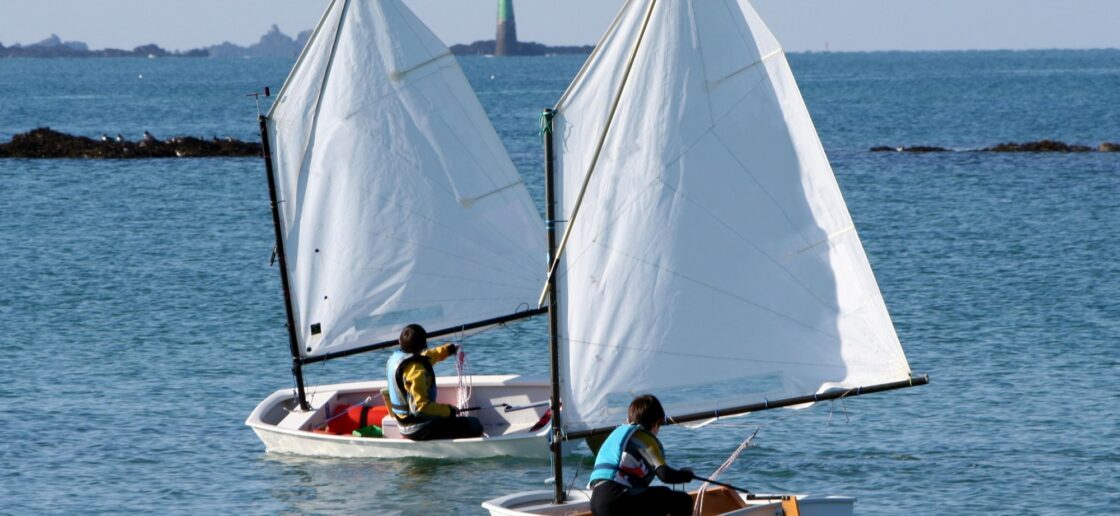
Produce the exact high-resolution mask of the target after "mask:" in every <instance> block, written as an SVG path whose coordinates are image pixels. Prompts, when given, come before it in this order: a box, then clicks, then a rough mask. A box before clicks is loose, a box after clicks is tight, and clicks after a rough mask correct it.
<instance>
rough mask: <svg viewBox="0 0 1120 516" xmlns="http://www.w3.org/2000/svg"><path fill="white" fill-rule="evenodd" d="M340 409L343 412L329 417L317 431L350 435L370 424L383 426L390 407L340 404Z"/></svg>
mask: <svg viewBox="0 0 1120 516" xmlns="http://www.w3.org/2000/svg"><path fill="white" fill-rule="evenodd" d="M339 409H340V410H342V412H340V413H339V414H338V415H336V416H334V417H332V418H330V419H328V420H327V422H326V423H325V424H324V425H323V426H322V427H320V428H318V429H316V430H315V431H316V432H318V433H324V434H333V435H350V434H351V433H352V432H353V431H354V430H357V429H359V428H365V427H367V426H369V425H377V426H381V419H382V418H384V417H385V416H387V415H389V409H388V408H386V407H385V406H384V405H377V406H366V405H354V406H353V407H349V408H347V407H343V406H340V407H339Z"/></svg>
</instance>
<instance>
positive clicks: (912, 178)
mask: <svg viewBox="0 0 1120 516" xmlns="http://www.w3.org/2000/svg"><path fill="white" fill-rule="evenodd" d="M790 60H791V63H792V66H793V69H794V72H795V74H796V75H797V77H798V80H799V84H800V86H801V88H802V92H803V94H804V96H805V99H806V101H807V103H808V106H809V110H810V112H811V113H812V115H813V118H814V121H815V123H816V125H817V129H818V130H819V132H820V134H821V137H822V140H823V142H824V145H825V149H826V151H827V152H828V154H829V157H830V159H831V160H832V163H833V166H834V168H835V170H836V175H837V178H838V180H839V182H840V185H841V188H842V190H843V192H844V195H845V198H846V200H847V202H848V206H849V208H850V211H851V213H852V218H853V219H854V220H855V223H856V226H857V228H858V229H859V232H860V235H861V238H862V240H863V242H864V245H865V247H866V249H867V254H868V255H869V257H870V260H871V263H872V267H873V268H874V270H875V272H876V275H877V277H878V280H879V285H880V287H881V289H882V292H883V297H884V298H885V299H886V302H887V306H888V308H889V309H890V311H891V313H892V316H893V318H894V321H895V324H896V326H897V328H898V333H899V336H900V337H901V340H902V342H903V345H904V347H905V350H906V354H907V357H908V358H909V361H910V365H911V367H912V368H913V370H914V371H915V372H917V373H928V374H929V375H930V376H931V377H932V384H931V385H929V386H925V387H921V388H915V389H908V390H903V391H895V392H890V393H883V394H876V395H872V396H866V397H861V398H855V399H851V400H848V401H846V402H844V403H839V402H836V403H826V404H820V405H818V406H816V407H814V408H812V409H809V410H803V411H785V410H783V411H774V412H770V413H760V414H755V415H751V416H748V417H744V418H737V419H732V420H725V421H720V422H718V423H716V424H712V425H709V426H707V427H704V428H701V429H683V428H667V429H666V430H665V431H664V432H663V433H662V439H663V441H664V443H665V444H666V447H667V448H668V456H669V460H670V462H671V463H672V464H674V465H677V466H689V467H692V468H694V469H696V471H698V472H700V473H704V474H706V473H710V472H712V471H713V470H714V469H715V468H716V467H717V466H719V464H720V463H721V462H722V461H723V460H724V459H725V458H726V457H727V456H728V455H729V454H730V453H731V452H732V451H733V450H734V449H735V448H736V446H737V445H738V444H739V443H740V442H741V441H742V440H743V439H744V438H745V437H747V436H748V435H750V434H751V433H752V432H754V431H755V430H756V429H758V430H759V432H758V436H757V437H756V439H755V442H754V443H755V446H754V447H752V448H750V449H748V450H747V451H746V452H744V453H743V454H742V456H741V457H740V458H739V459H738V461H736V462H735V463H734V464H733V465H732V466H731V467H730V468H729V470H728V471H727V472H726V473H725V474H724V475H723V477H721V478H722V480H724V481H727V482H731V483H734V484H739V485H742V486H746V487H748V488H750V489H752V490H755V491H761V492H767V491H771V492H773V491H779V492H807V493H825V494H842V495H849V496H853V497H856V498H858V500H859V501H858V503H857V510H858V512H859V513H860V514H873V515H879V514H882V515H886V514H963V513H974V514H1105V513H1113V514H1115V513H1116V512H1117V511H1120V480H1117V479H1118V478H1120V409H1117V401H1120V394H1118V392H1120V367H1118V364H1120V265H1118V260H1117V256H1118V255H1120V229H1118V227H1120V154H1104V153H1086V154H1046V155H1041V154H984V153H975V152H954V153H942V154H926V155H914V154H903V153H870V152H868V148H869V147H871V146H874V145H892V146H894V145H918V144H929V145H940V146H944V147H950V148H953V149H959V150H965V149H974V148H979V147H984V146H989V145H993V144H996V143H1000V142H1003V141H1025V140H1032V139H1042V138H1052V139H1061V140H1066V141H1069V142H1072V143H1082V144H1090V145H1094V146H1095V145H1096V144H1098V143H1099V142H1101V141H1105V140H1110V141H1118V140H1120V103H1118V102H1117V101H1116V100H1117V97H1116V92H1117V91H1120V51H1038V52H1035V51H1032V52H951V53H871V54H859V53H851V54H847V53H829V54H796V55H792V56H790ZM581 62H582V58H581V57H547V58H505V59H491V58H464V59H461V63H462V64H463V67H464V69H465V70H466V72H467V74H468V76H469V77H470V79H471V82H472V84H473V85H474V87H475V89H476V90H477V91H478V94H479V97H480V98H481V100H482V103H483V105H484V106H485V107H486V109H487V111H488V113H489V115H490V117H491V119H492V120H493V122H494V124H495V126H496V127H497V130H498V133H499V134H500V135H501V136H502V139H503V141H504V142H505V144H506V146H507V148H508V149H509V151H510V153H511V155H512V156H513V159H514V161H515V163H516V164H517V167H518V169H519V170H520V172H521V173H522V175H523V176H524V178H525V180H526V181H527V183H528V184H529V185H530V189H531V191H532V194H533V196H534V199H535V201H536V202H537V203H538V206H539V205H540V203H541V200H542V191H543V188H542V174H541V160H540V154H541V151H540V146H539V140H538V136H537V116H538V114H539V111H540V109H541V108H543V107H547V106H549V105H551V104H552V103H553V102H555V100H556V99H557V98H558V97H559V96H560V94H561V92H562V91H563V89H564V87H565V86H566V85H567V83H568V82H569V80H570V79H571V78H572V77H573V76H574V75H575V73H576V71H577V70H578V68H579V66H580V64H581ZM291 65H292V62H291V61H285V60H207V59H87V60H66V59H52V60H22V59H9V60H2V61H0V138H2V139H3V140H7V139H8V138H10V137H11V135H12V134H14V133H17V132H22V131H26V130H29V129H32V128H35V127H39V126H50V127H52V128H54V129H57V130H61V131H66V132H71V133H77V134H82V135H86V136H91V137H95V136H98V135H100V134H101V133H106V134H108V135H110V136H115V135H116V134H117V133H121V134H123V135H124V136H125V137H128V138H130V139H133V140H135V139H138V138H139V136H140V134H141V133H142V132H143V131H145V130H147V131H150V132H152V133H153V134H155V135H156V136H157V137H160V138H167V137H170V136H173V135H193V136H201V137H205V138H211V137H217V138H224V137H226V136H232V137H236V138H241V139H250V140H251V139H255V138H257V124H256V115H257V107H256V104H255V100H254V98H253V97H248V96H246V95H247V94H250V93H253V92H258V91H261V89H262V88H263V86H265V85H269V86H271V88H272V90H273V91H274V92H275V91H276V90H277V89H278V88H279V86H280V85H281V84H282V82H283V80H284V77H285V75H286V74H287V72H288V70H289V69H290V67H291ZM267 102H268V99H266V100H264V101H263V103H264V104H266V105H267ZM271 224H272V223H271V215H270V212H269V207H268V194H267V188H266V183H265V176H264V171H263V164H262V162H261V160H260V159H251V158H246V159H162V160H137V161H82V160H10V159H9V160H0V344H2V346H0V349H2V350H3V352H4V355H3V359H2V360H0V429H2V434H0V435H2V436H3V438H2V439H0V465H2V467H0V513H11V514H31V513H120V512H165V511H169V510H170V511H171V512H180V513H183V512H190V513H204V512H224V513H232V512H236V513H332V514H346V513H364V514H371V513H372V514H382V513H405V514H475V513H479V512H480V511H481V509H480V507H479V503H480V502H482V501H483V500H486V499H488V498H492V497H495V496H498V495H503V494H509V493H512V492H516V491H522V490H528V489H549V486H548V485H546V484H545V480H546V478H547V477H548V476H550V470H549V468H548V465H547V463H545V462H540V461H533V460H519V459H507V458H498V459H487V460H478V461H436V460H353V459H347V460H342V459H338V460H335V459H320V458H300V457H291V456H281V455H270V454H267V453H265V452H264V448H263V446H262V445H261V443H260V442H259V441H258V440H257V438H256V437H255V436H254V434H253V433H252V431H251V430H250V429H249V428H247V427H246V426H244V424H243V422H244V420H245V418H246V416H247V415H248V414H249V412H250V411H251V410H252V409H253V407H254V406H255V405H256V404H257V403H258V402H259V401H260V400H261V399H263V398H264V397H265V396H266V395H268V394H269V393H270V392H272V391H273V390H275V389H278V388H284V387H290V386H291V385H292V379H291V375H290V374H289V364H290V358H289V356H288V348H287V339H286V333H285V329H284V309H283V304H282V298H281V294H280V282H279V279H278V273H277V270H276V268H275V267H270V266H269V256H270V253H271V251H272V246H273V230H272V225H271ZM655 315H656V314H651V317H653V316H655ZM750 331H751V329H750V328H743V329H742V335H728V336H727V338H728V339H736V338H742V337H743V335H749V333H750ZM546 349H547V339H546V330H545V328H544V323H543V321H531V322H528V323H526V324H522V325H515V326H511V327H510V328H508V329H504V330H500V331H496V332H493V333H491V334H488V335H484V336H480V337H475V338H472V339H469V340H468V341H467V342H466V346H465V350H466V351H467V353H468V356H469V361H470V363H471V365H472V369H473V372H474V373H478V374H484V373H509V372H519V373H528V374H537V375H544V374H545V373H546V372H547V367H548V359H547V352H546ZM384 359H385V357H384V355H378V354H376V353H373V354H367V355H362V356H357V357H352V358H346V359H341V360H337V361H333V362H329V363H326V364H316V365H314V366H311V367H309V368H307V370H306V373H307V377H308V381H309V383H310V384H312V385H314V384H319V383H327V382H335V381H348V380H364V379H377V378H381V377H382V376H383V373H382V371H383V362H384ZM437 370H438V371H439V372H440V373H441V374H454V370H453V369H451V368H450V366H446V365H443V366H439V367H438V368H437ZM588 464H589V459H587V458H586V457H585V458H583V459H580V458H579V457H573V458H570V459H569V460H568V463H567V464H566V469H565V476H567V477H568V478H566V479H565V481H566V483H567V484H569V485H570V484H572V483H573V482H572V476H575V477H576V481H575V482H574V483H576V484H581V483H583V482H585V481H586V478H587V467H588V466H587V465H588Z"/></svg>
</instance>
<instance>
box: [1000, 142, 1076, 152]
mask: <svg viewBox="0 0 1120 516" xmlns="http://www.w3.org/2000/svg"><path fill="white" fill-rule="evenodd" d="M980 150H981V151H984V152H1090V151H1092V150H1093V148H1092V147H1086V146H1084V145H1070V144H1068V143H1065V142H1059V141H1054V140H1039V141H1037V142H1026V143H1001V144H999V145H996V146H995V147H988V148H986V149H980Z"/></svg>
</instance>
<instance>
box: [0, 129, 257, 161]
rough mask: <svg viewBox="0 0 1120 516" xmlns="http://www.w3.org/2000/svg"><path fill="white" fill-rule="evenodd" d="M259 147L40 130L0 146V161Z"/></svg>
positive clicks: (190, 154) (222, 152) (216, 153)
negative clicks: (77, 134)
mask: <svg viewBox="0 0 1120 516" xmlns="http://www.w3.org/2000/svg"><path fill="white" fill-rule="evenodd" d="M260 155H261V145H260V144H259V143H255V142H244V141H241V140H237V139H234V138H223V139H218V138H211V139H208V140H207V139H202V138H196V137H193V136H177V137H173V138H168V139H167V140H159V139H157V138H155V137H154V136H152V135H151V134H148V133H147V132H145V133H144V137H143V138H141V139H140V140H139V141H129V140H128V139H125V138H124V137H122V136H120V135H117V136H116V137H112V138H110V137H109V136H107V135H102V136H101V138H100V139H93V138H87V137H85V136H74V135H70V134H66V133H61V132H58V131H55V130H53V129H51V128H49V127H40V128H38V129H33V130H31V131H28V132H26V133H20V134H17V135H15V136H13V137H12V140H11V141H10V142H8V143H0V158H76V159H144V158H176V157H179V158H202V157H244V156H260Z"/></svg>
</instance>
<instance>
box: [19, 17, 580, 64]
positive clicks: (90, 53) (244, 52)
mask: <svg viewBox="0 0 1120 516" xmlns="http://www.w3.org/2000/svg"><path fill="white" fill-rule="evenodd" d="M310 37H311V31H309V30H305V31H303V32H300V33H299V34H297V35H296V37H294V38H293V37H291V36H288V35H287V34H284V33H283V32H280V27H278V26H276V25H273V26H272V28H271V29H269V31H268V32H267V33H266V34H265V35H263V36H261V38H260V40H259V41H257V42H256V43H254V44H252V45H249V46H247V47H243V46H240V45H235V44H233V43H230V42H228V41H225V42H223V43H221V44H218V45H211V46H209V47H205V48H196V49H192V50H186V51H181V50H173V51H172V50H165V49H163V48H160V47H159V46H158V45H156V44H154V43H151V44H147V45H141V46H138V47H136V48H133V49H132V50H124V49H119V48H105V49H100V50H91V49H90V48H89V45H86V44H85V43H83V42H81V41H63V40H62V38H60V37H59V36H58V35H57V34H51V37H49V38H47V39H44V40H43V41H39V42H37V43H32V44H30V45H20V44H18V43H16V44H14V45H11V46H4V44H3V43H0V58H3V57H32V58H35V57H212V58H226V59H247V58H248V59H252V58H288V59H294V58H296V57H298V56H299V53H300V51H301V50H303V46H304V45H305V44H306V43H307V40H308V39H309V38H310ZM495 47H496V44H495V42H494V40H489V41H475V42H474V43H471V44H469V45H453V46H452V47H451V52H452V53H453V54H455V55H459V56H463V55H493V54H494V53H495ZM592 48H594V47H592V46H591V45H586V46H555V47H554V46H548V45H543V44H540V43H534V42H528V41H526V42H519V43H517V49H516V55H526V56H542V55H551V54H588V53H590V52H591V49H592Z"/></svg>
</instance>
